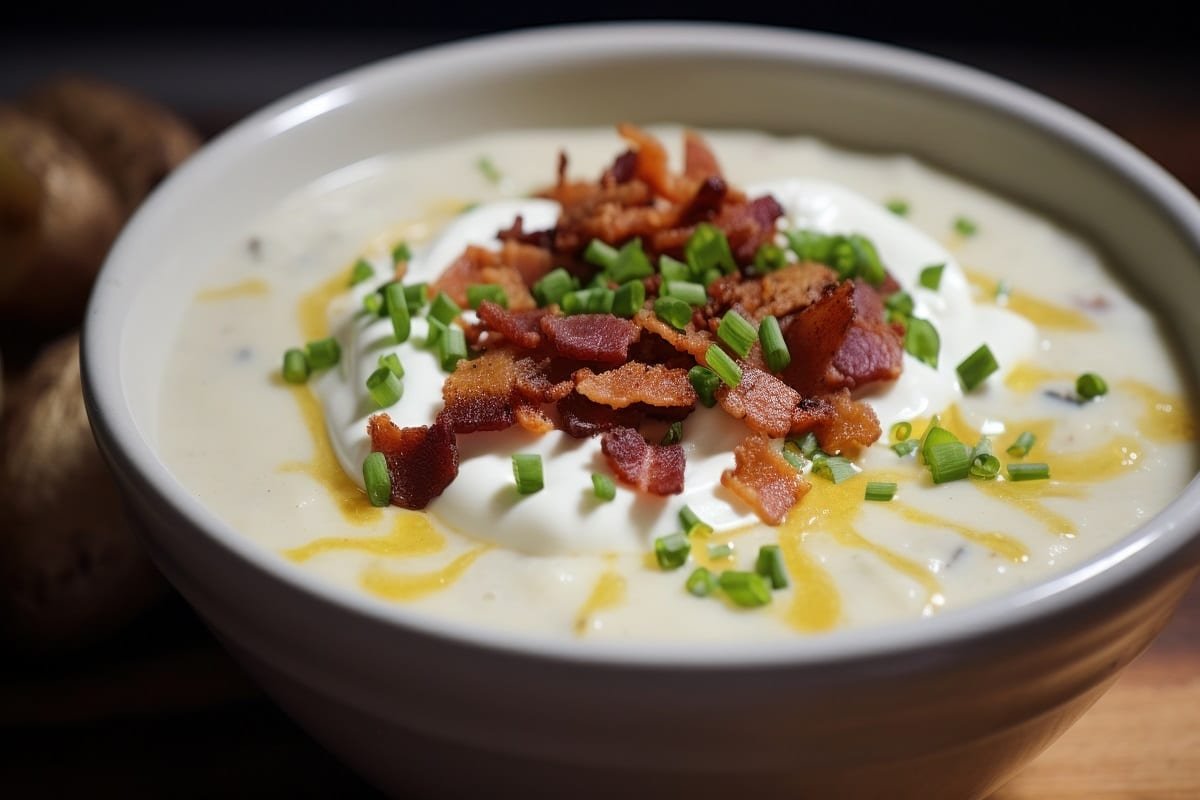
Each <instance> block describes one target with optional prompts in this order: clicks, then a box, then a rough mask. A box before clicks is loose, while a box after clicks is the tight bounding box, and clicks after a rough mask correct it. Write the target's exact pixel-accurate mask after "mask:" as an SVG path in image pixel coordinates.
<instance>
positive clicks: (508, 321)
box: [476, 300, 550, 350]
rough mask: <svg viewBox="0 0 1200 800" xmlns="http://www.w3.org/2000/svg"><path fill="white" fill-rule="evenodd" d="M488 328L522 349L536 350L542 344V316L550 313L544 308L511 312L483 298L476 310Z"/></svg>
mask: <svg viewBox="0 0 1200 800" xmlns="http://www.w3.org/2000/svg"><path fill="white" fill-rule="evenodd" d="M476 313H477V314H478V315H479V319H480V321H482V322H483V323H484V324H485V325H486V326H487V328H488V329H489V330H492V331H495V332H496V333H499V334H501V335H502V336H503V337H504V338H505V339H506V340H507V341H509V342H511V343H512V344H513V345H514V346H516V347H520V348H521V349H522V350H536V349H538V348H539V347H541V345H542V326H541V321H542V317H544V316H546V315H547V314H549V313H550V311H549V310H547V309H544V308H537V309H531V310H529V311H519V312H512V311H508V310H506V309H505V308H504V307H502V306H501V305H499V304H498V303H493V302H492V301H491V300H484V301H483V302H482V303H480V304H479V309H478V310H477V311H476Z"/></svg>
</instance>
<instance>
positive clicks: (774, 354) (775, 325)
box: [758, 316, 792, 372]
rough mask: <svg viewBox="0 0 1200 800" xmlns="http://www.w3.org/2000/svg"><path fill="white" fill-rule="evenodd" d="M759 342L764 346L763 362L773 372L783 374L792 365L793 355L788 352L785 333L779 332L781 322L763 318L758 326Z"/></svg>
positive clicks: (769, 317)
mask: <svg viewBox="0 0 1200 800" xmlns="http://www.w3.org/2000/svg"><path fill="white" fill-rule="evenodd" d="M758 342H759V344H761V345H762V354H763V360H764V361H766V362H767V367H768V368H769V369H770V370H771V372H781V371H782V370H783V369H784V368H785V367H786V366H787V365H788V364H790V363H792V354H791V353H790V352H789V351H788V346H787V342H785V341H784V340H783V331H781V330H779V320H777V319H775V317H773V316H768V317H763V321H762V322H760V323H759V324H758Z"/></svg>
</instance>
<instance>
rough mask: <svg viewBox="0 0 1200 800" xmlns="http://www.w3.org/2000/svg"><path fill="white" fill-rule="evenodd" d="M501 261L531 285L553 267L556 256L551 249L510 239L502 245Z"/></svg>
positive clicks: (527, 285)
mask: <svg viewBox="0 0 1200 800" xmlns="http://www.w3.org/2000/svg"><path fill="white" fill-rule="evenodd" d="M500 263H501V264H504V265H505V266H509V267H512V268H513V269H515V270H516V271H517V273H518V274H520V276H521V281H522V282H523V283H524V284H525V286H526V287H529V286H533V285H534V284H535V283H537V282H538V281H540V280H541V279H542V278H543V277H545V275H546V273H547V272H549V271H550V270H551V269H552V268H553V266H554V257H553V256H552V255H551V253H550V250H549V249H543V248H542V247H538V246H535V245H532V244H525V243H523V242H516V241H511V240H509V241H506V242H504V243H503V244H502V245H500ZM509 308H512V306H511V305H510V306H509Z"/></svg>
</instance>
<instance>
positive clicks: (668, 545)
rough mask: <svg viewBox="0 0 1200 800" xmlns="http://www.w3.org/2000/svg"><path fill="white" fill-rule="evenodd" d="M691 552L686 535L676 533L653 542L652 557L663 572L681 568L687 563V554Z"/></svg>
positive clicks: (690, 545)
mask: <svg viewBox="0 0 1200 800" xmlns="http://www.w3.org/2000/svg"><path fill="white" fill-rule="evenodd" d="M691 552H692V543H691V542H690V541H689V540H688V537H687V536H686V535H684V534H682V533H679V532H678V531H676V532H675V533H671V534H668V535H666V536H660V537H658V538H657V539H655V540H654V557H655V559H657V560H658V566H659V567H661V568H662V569H663V570H664V571H666V570H672V569H679V568H680V567H682V566H683V565H684V564H686V563H687V560H688V554H690V553H691Z"/></svg>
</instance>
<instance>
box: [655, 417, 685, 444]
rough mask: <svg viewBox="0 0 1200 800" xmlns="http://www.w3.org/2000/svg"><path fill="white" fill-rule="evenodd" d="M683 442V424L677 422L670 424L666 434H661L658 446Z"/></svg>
mask: <svg viewBox="0 0 1200 800" xmlns="http://www.w3.org/2000/svg"><path fill="white" fill-rule="evenodd" d="M682 440H683V423H682V422H679V421H675V422H672V423H671V425H670V426H669V427H668V428H667V432H666V433H664V434H663V437H662V441H661V442H660V444H679V442H680V441H682Z"/></svg>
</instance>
